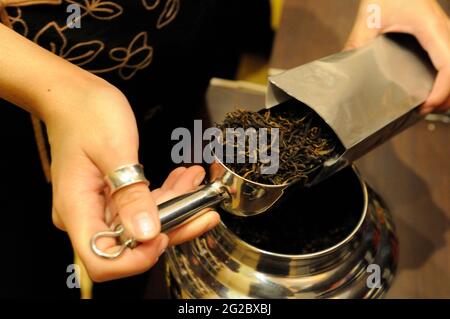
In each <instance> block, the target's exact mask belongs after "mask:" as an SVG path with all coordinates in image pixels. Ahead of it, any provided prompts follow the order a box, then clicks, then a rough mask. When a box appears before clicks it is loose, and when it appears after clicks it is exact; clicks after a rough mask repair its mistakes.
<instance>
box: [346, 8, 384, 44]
mask: <svg viewBox="0 0 450 319" xmlns="http://www.w3.org/2000/svg"><path fill="white" fill-rule="evenodd" d="M368 17H369V16H368V13H367V4H365V3H364V2H362V3H361V5H360V6H359V9H358V14H357V16H356V20H355V23H354V24H353V28H352V31H351V32H350V35H349V37H348V39H347V41H346V43H345V45H344V50H352V49H357V48H359V47H362V46H364V45H365V44H367V43H369V42H370V41H371V40H373V39H374V38H375V37H376V36H377V35H379V34H380V33H381V28H376V27H370V26H369V24H368V20H367V19H368Z"/></svg>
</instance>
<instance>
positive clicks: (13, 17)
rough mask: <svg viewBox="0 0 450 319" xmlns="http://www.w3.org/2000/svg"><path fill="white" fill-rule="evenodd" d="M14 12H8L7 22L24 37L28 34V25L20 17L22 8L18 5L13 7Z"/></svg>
mask: <svg viewBox="0 0 450 319" xmlns="http://www.w3.org/2000/svg"><path fill="white" fill-rule="evenodd" d="M14 9H15V10H14V11H15V14H11V13H10V14H9V22H10V23H11V26H12V27H13V28H14V30H16V31H17V32H18V33H20V34H22V35H23V36H24V37H27V36H28V25H27V24H26V22H25V21H24V20H23V18H22V10H21V9H20V8H19V7H16V8H14Z"/></svg>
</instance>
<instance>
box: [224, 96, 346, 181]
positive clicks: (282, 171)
mask: <svg viewBox="0 0 450 319" xmlns="http://www.w3.org/2000/svg"><path fill="white" fill-rule="evenodd" d="M217 126H218V127H219V128H220V129H221V130H222V133H223V135H224V136H226V134H227V131H226V130H227V128H243V129H244V130H247V129H248V128H255V129H256V130H258V129H261V128H267V129H268V133H269V134H268V138H267V141H271V134H270V132H271V130H270V128H278V129H279V147H278V149H276V148H274V147H273V145H271V144H270V143H268V144H269V145H266V146H263V147H266V148H267V149H261V146H260V145H259V143H258V144H257V145H258V147H257V149H256V153H259V152H260V151H267V152H268V153H269V154H271V153H270V152H279V154H278V155H279V168H278V171H277V172H276V174H262V170H261V168H262V167H263V166H264V165H265V164H266V163H263V162H262V161H261V159H260V158H259V157H258V161H257V162H256V163H251V161H250V157H251V156H255V154H253V153H254V152H253V153H252V152H250V149H249V143H248V137H245V138H246V139H245V151H244V152H245V153H244V154H245V163H238V160H237V157H238V155H239V154H240V155H242V153H239V143H237V142H236V141H237V140H238V139H234V140H231V145H230V140H227V139H224V140H223V144H224V145H225V146H226V145H228V146H229V147H230V146H231V147H232V148H234V158H232V160H231V161H227V162H226V166H227V167H228V168H229V169H231V170H232V171H233V172H235V173H236V174H238V175H240V176H242V177H244V178H247V179H249V180H252V181H254V182H259V183H263V184H273V185H281V184H286V183H290V182H293V181H295V182H301V183H303V184H306V183H307V182H308V181H310V180H311V179H312V178H313V176H314V173H315V172H316V171H317V170H318V169H319V168H320V166H321V165H322V164H323V163H324V162H325V161H326V160H328V159H330V158H333V157H336V156H338V155H340V154H341V151H342V145H341V144H340V141H339V139H338V138H337V137H336V135H335V134H334V132H333V131H332V130H331V129H330V128H329V127H328V125H326V123H325V122H324V121H323V120H322V119H321V118H320V117H319V116H318V115H317V114H316V113H315V112H314V111H312V110H311V109H310V108H309V107H307V106H306V105H304V104H301V103H299V102H296V101H288V102H285V103H283V104H280V105H279V106H276V107H274V108H272V109H267V110H262V111H259V112H249V111H245V110H241V109H238V110H236V111H234V112H230V113H228V114H227V115H226V117H225V120H224V121H223V122H222V123H220V124H218V125H217ZM227 143H228V144H227Z"/></svg>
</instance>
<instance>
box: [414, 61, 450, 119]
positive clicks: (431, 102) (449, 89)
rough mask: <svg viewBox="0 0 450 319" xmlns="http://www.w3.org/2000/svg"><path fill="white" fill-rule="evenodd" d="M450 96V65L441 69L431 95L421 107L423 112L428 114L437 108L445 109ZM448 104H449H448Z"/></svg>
mask: <svg viewBox="0 0 450 319" xmlns="http://www.w3.org/2000/svg"><path fill="white" fill-rule="evenodd" d="M449 97H450V66H449V67H447V68H444V69H442V70H440V71H439V72H438V74H437V77H436V80H435V82H434V85H433V89H432V90H431V93H430V95H429V96H428V98H427V100H426V101H425V103H424V104H423V105H422V107H421V110H420V111H421V113H422V114H426V113H429V112H431V111H432V110H434V109H436V108H441V106H442V109H444V108H445V107H446V106H447V105H448V99H449ZM446 104H447V105H446Z"/></svg>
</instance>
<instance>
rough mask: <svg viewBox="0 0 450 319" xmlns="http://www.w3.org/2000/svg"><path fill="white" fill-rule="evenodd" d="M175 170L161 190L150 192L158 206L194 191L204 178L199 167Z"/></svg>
mask: <svg viewBox="0 0 450 319" xmlns="http://www.w3.org/2000/svg"><path fill="white" fill-rule="evenodd" d="M177 170H178V169H176V170H174V171H172V173H171V174H170V175H169V177H168V178H167V179H166V181H165V182H164V184H163V186H162V187H161V188H159V189H157V190H154V191H153V192H152V195H153V196H154V198H155V200H156V202H157V203H158V204H161V203H163V202H165V201H168V200H169V199H172V198H174V197H176V196H180V195H183V194H186V193H188V192H192V191H194V190H195V189H196V188H197V187H198V186H199V185H200V184H201V183H202V181H203V179H204V178H205V170H204V169H203V167H201V166H199V165H194V166H191V167H189V168H184V170H178V171H177Z"/></svg>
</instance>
